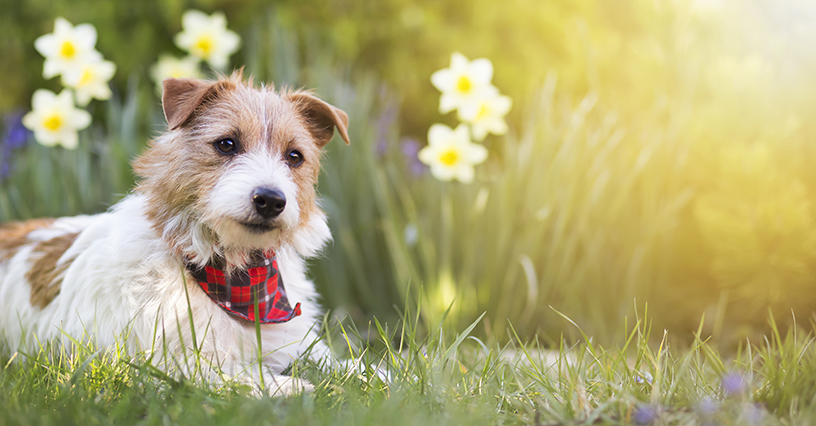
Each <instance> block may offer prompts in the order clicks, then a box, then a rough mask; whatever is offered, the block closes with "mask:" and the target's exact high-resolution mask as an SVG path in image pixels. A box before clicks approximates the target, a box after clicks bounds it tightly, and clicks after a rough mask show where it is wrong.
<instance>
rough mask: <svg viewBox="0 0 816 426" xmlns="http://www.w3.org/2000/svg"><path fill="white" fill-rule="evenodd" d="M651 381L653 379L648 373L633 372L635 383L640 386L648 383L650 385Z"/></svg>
mask: <svg viewBox="0 0 816 426" xmlns="http://www.w3.org/2000/svg"><path fill="white" fill-rule="evenodd" d="M652 380H654V379H653V378H652V375H651V374H649V372H648V371H635V383H637V384H641V385H642V384H644V383H648V384H650V385H651V384H652Z"/></svg>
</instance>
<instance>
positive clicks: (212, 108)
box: [135, 72, 349, 264]
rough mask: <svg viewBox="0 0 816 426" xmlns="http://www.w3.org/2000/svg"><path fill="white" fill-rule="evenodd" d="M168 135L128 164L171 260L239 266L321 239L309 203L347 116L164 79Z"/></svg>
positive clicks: (232, 82)
mask: <svg viewBox="0 0 816 426" xmlns="http://www.w3.org/2000/svg"><path fill="white" fill-rule="evenodd" d="M162 106H163V107H164V115H165V117H166V119H167V123H168V131H167V132H166V133H165V134H163V135H162V136H160V137H159V138H157V139H156V140H154V141H153V142H152V143H151V145H150V147H149V149H148V150H147V151H146V152H145V153H144V155H142V156H141V157H140V158H139V159H138V160H137V161H136V163H135V170H136V173H137V174H138V175H139V176H140V177H141V178H142V181H141V182H140V184H139V186H138V188H137V190H138V191H139V192H141V193H144V194H145V195H146V196H147V215H148V217H149V218H150V220H151V221H152V222H153V226H154V228H155V229H156V230H157V231H159V232H160V233H161V234H162V237H163V238H164V239H165V240H166V241H168V242H169V243H170V245H171V246H172V247H173V248H174V249H175V250H176V251H178V252H180V253H182V254H184V255H186V256H188V257H190V258H192V259H194V261H196V262H201V263H205V262H206V261H207V260H209V258H210V257H212V256H213V255H215V254H219V255H222V256H225V257H226V259H227V261H228V262H229V263H234V264H240V263H242V262H243V260H244V259H246V255H247V253H248V252H249V251H251V250H256V249H278V248H279V247H280V246H281V245H284V244H291V245H292V246H294V248H295V249H296V250H298V251H299V252H300V253H301V254H303V255H311V254H313V253H314V252H316V251H317V250H319V249H320V247H322V245H323V244H324V243H325V241H326V240H327V239H328V238H329V232H328V226H327V225H326V220H325V215H324V213H323V212H322V211H321V210H320V208H319V207H318V205H317V202H316V192H315V185H316V184H317V177H318V174H319V172H320V157H321V149H322V148H323V147H324V146H325V145H326V144H327V143H328V142H329V140H331V138H332V136H333V134H334V128H335V127H336V128H337V129H338V131H339V133H340V135H341V137H342V138H343V140H344V141H345V142H346V143H348V142H349V140H348V133H347V125H348V116H347V115H346V114H345V113H344V112H343V111H341V110H339V109H337V108H335V107H333V106H331V105H329V104H327V103H325V102H323V101H321V100H320V99H318V98H316V97H314V96H313V95H311V94H310V93H308V92H301V91H282V92H280V93H276V92H275V90H274V89H273V88H270V87H263V86H262V87H260V88H255V87H253V86H252V83H251V81H250V82H249V83H245V82H244V81H243V79H242V76H241V73H240V72H237V73H234V74H233V75H232V76H231V77H229V78H224V79H221V80H219V81H215V82H212V81H202V80H192V79H168V80H165V81H164V95H163V96H162Z"/></svg>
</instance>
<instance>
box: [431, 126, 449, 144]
mask: <svg viewBox="0 0 816 426" xmlns="http://www.w3.org/2000/svg"><path fill="white" fill-rule="evenodd" d="M452 134H453V129H451V128H450V127H448V126H446V125H444V124H439V123H437V124H433V125H431V128H430V129H428V143H429V144H430V145H431V146H435V145H441V144H444V143H445V142H446V141H447V140H449V139H451V137H452Z"/></svg>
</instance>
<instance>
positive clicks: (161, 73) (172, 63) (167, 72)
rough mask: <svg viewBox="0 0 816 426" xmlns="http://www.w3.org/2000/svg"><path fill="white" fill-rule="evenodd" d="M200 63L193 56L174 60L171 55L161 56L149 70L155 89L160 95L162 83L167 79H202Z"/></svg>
mask: <svg viewBox="0 0 816 426" xmlns="http://www.w3.org/2000/svg"><path fill="white" fill-rule="evenodd" d="M200 62H201V60H200V59H198V58H197V57H195V56H192V55H190V56H185V57H184V58H181V59H179V58H176V57H175V56H171V55H161V56H160V57H159V61H158V62H156V64H155V65H153V67H152V68H151V69H150V76H151V77H152V78H153V81H155V82H156V87H157V89H158V91H159V93H161V91H162V82H163V81H164V80H165V79H168V78H202V74H201V70H200V69H199V67H198V64H199V63H200Z"/></svg>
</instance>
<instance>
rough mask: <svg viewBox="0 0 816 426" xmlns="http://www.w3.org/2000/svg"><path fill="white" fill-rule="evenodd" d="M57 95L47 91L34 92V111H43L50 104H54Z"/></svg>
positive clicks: (32, 100)
mask: <svg viewBox="0 0 816 426" xmlns="http://www.w3.org/2000/svg"><path fill="white" fill-rule="evenodd" d="M56 97H57V96H56V95H55V94H54V92H52V91H50V90H46V89H37V90H36V91H35V92H34V96H33V97H32V98H31V107H32V108H33V109H34V111H38V110H42V109H43V108H47V107H48V106H49V104H52V103H54V102H55V101H56Z"/></svg>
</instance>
